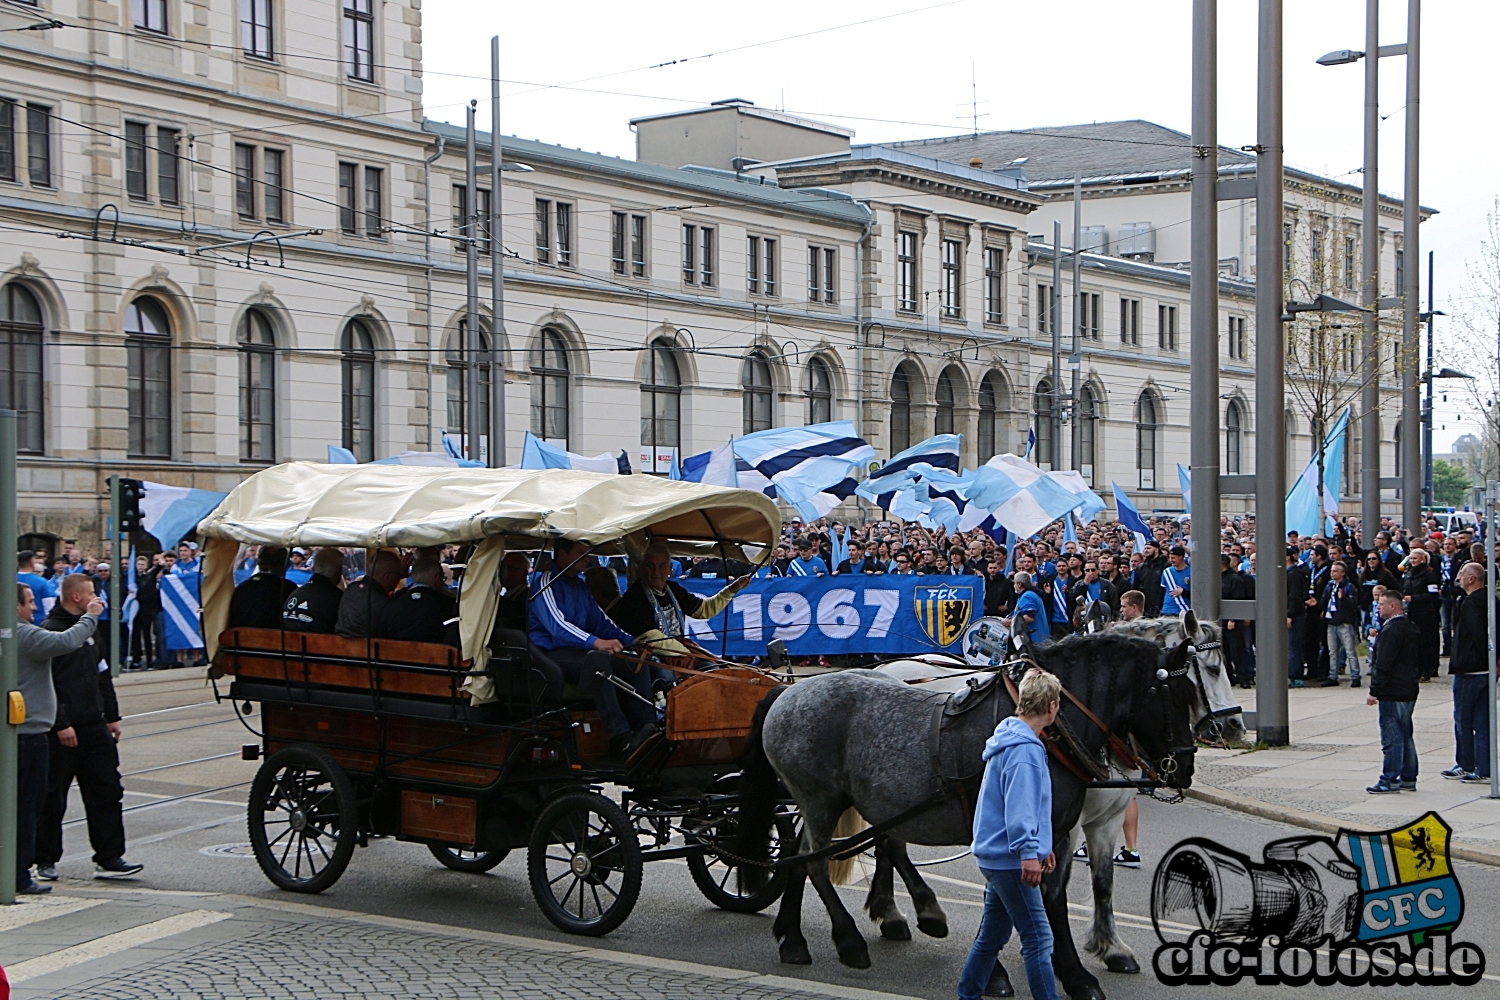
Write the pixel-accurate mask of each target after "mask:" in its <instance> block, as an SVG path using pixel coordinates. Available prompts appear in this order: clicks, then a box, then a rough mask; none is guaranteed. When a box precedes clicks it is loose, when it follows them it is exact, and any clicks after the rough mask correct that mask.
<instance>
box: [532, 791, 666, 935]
mask: <svg viewBox="0 0 1500 1000" xmlns="http://www.w3.org/2000/svg"><path fill="white" fill-rule="evenodd" d="M526 869H527V874H528V875H529V876H530V879H531V894H532V895H533V896H535V897H536V902H537V905H538V906H540V907H541V908H542V912H543V913H544V914H546V916H547V919H548V920H550V921H552V923H554V924H555V925H557V927H558V928H559V929H560V930H564V931H567V932H568V933H569V934H587V935H590V936H593V937H598V936H600V935H603V934H608V933H609V932H610V931H612V930H614V929H615V928H616V927H618V926H620V925H621V924H622V923H624V922H625V918H626V917H628V916H630V911H631V910H632V909H633V908H634V907H635V901H636V897H637V896H639V895H640V892H641V845H640V841H639V840H638V839H637V837H636V832H635V829H634V827H632V826H631V825H630V821H629V820H628V819H627V818H626V817H625V812H624V810H622V809H621V808H620V807H619V806H617V805H615V804H614V803H613V802H611V801H610V800H609V799H606V798H605V797H604V796H602V795H597V794H595V793H593V792H570V793H568V794H566V795H561V796H558V797H557V798H555V799H553V800H552V801H551V802H549V803H547V806H546V808H545V809H543V810H542V814H541V815H540V816H538V817H537V821H536V826H534V827H533V828H532V830H531V844H530V846H529V847H528V849H527V858H526Z"/></svg>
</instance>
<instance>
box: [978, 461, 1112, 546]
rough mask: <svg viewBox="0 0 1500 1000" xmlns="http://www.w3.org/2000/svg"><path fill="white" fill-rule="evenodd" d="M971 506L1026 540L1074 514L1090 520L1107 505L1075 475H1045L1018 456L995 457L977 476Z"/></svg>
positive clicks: (1066, 473) (1070, 473)
mask: <svg viewBox="0 0 1500 1000" xmlns="http://www.w3.org/2000/svg"><path fill="white" fill-rule="evenodd" d="M968 500H969V503H970V504H978V505H979V506H981V507H983V508H985V509H986V510H988V511H989V512H990V513H991V514H993V515H994V516H995V521H996V522H997V523H999V524H1001V525H1003V526H1004V527H1005V528H1006V530H1007V531H1010V532H1013V533H1014V534H1017V535H1022V536H1025V537H1027V538H1029V537H1031V536H1032V535H1035V534H1036V533H1037V532H1038V531H1040V530H1041V529H1042V528H1044V527H1046V526H1047V525H1048V524H1051V523H1052V522H1053V521H1056V520H1058V519H1059V518H1061V517H1062V516H1063V515H1064V514H1066V513H1068V512H1069V511H1072V510H1078V511H1079V516H1080V517H1082V518H1084V519H1085V520H1091V519H1092V518H1093V517H1094V516H1095V515H1096V514H1097V513H1098V512H1099V511H1101V510H1103V509H1104V501H1103V500H1102V499H1100V497H1099V495H1098V494H1097V493H1095V492H1094V491H1093V490H1090V489H1089V488H1088V484H1087V483H1085V482H1084V480H1083V477H1082V476H1081V475H1079V474H1078V473H1076V472H1072V471H1068V472H1043V471H1042V470H1041V469H1038V468H1037V467H1036V466H1034V465H1032V464H1031V463H1029V462H1027V461H1025V460H1024V459H1022V458H1019V457H1017V456H1015V455H996V456H995V457H994V458H992V459H990V460H989V461H988V462H986V463H985V464H984V465H983V466H981V467H980V469H979V471H978V472H976V473H975V475H974V480H973V483H972V484H971V485H970V486H969V487H968Z"/></svg>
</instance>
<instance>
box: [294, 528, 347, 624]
mask: <svg viewBox="0 0 1500 1000" xmlns="http://www.w3.org/2000/svg"><path fill="white" fill-rule="evenodd" d="M343 581H344V554H343V553H342V552H340V551H339V550H338V549H334V548H322V549H319V550H318V551H317V553H316V554H315V555H314V556H313V575H312V579H310V580H308V581H307V582H306V583H304V584H303V585H302V586H300V587H298V588H297V589H296V590H294V591H292V592H291V594H290V595H288V596H287V599H286V603H285V604H283V605H282V606H281V627H282V628H284V629H286V630H287V631H288V632H322V633H323V634H324V635H332V634H333V630H334V628H335V627H336V626H337V625H338V620H339V602H340V601H341V600H342V599H343V596H344V592H343V590H342V589H340V586H339V585H340V584H342V583H343Z"/></svg>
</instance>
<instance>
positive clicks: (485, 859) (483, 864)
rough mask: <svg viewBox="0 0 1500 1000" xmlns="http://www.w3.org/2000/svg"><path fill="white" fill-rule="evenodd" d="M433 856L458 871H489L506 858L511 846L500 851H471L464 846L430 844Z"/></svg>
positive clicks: (444, 865) (447, 866) (429, 848)
mask: <svg viewBox="0 0 1500 1000" xmlns="http://www.w3.org/2000/svg"><path fill="white" fill-rule="evenodd" d="M427 849H428V850H429V851H431V852H432V856H433V857H435V858H437V859H438V860H439V861H441V862H442V863H443V867H445V868H452V869H453V870H454V871H456V872H487V871H489V870H490V869H491V868H493V867H495V866H496V865H498V864H499V863H500V862H502V861H504V860H505V856H506V855H507V854H509V853H510V848H508V847H507V848H505V849H503V850H499V851H471V850H468V849H467V848H463V847H448V846H447V845H445V844H428V845H427Z"/></svg>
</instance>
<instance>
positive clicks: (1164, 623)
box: [1106, 616, 1223, 642]
mask: <svg viewBox="0 0 1500 1000" xmlns="http://www.w3.org/2000/svg"><path fill="white" fill-rule="evenodd" d="M1198 627H1199V628H1201V629H1202V630H1203V634H1204V636H1205V637H1206V638H1207V639H1208V641H1209V642H1219V641H1221V640H1222V639H1223V630H1222V629H1221V628H1220V626H1219V623H1218V622H1211V621H1203V620H1201V619H1200V620H1199V622H1198ZM1174 631H1175V632H1178V633H1181V632H1182V631H1183V628H1182V619H1180V618H1173V617H1170V616H1167V617H1161V618H1136V619H1135V620H1133V621H1128V622H1127V621H1118V622H1110V624H1109V627H1108V628H1107V629H1106V632H1109V633H1113V634H1115V635H1131V636H1139V637H1141V638H1143V639H1151V640H1153V641H1162V637H1164V636H1166V635H1168V634H1170V633H1172V632H1174Z"/></svg>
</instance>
